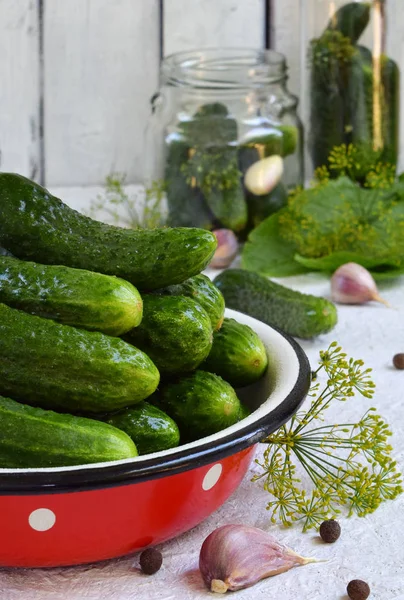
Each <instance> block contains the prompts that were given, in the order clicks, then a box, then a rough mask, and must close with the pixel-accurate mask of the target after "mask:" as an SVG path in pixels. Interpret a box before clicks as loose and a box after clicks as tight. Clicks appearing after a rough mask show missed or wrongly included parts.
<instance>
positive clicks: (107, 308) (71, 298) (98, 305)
mask: <svg viewBox="0 0 404 600" xmlns="http://www.w3.org/2000/svg"><path fill="white" fill-rule="evenodd" d="M0 302H3V303H4V304H7V305H8V306H11V307H12V308H18V309H20V310H24V311H25V312H28V313H31V314H33V315H38V316H39V317H44V318H45V319H53V320H54V321H58V322H59V323H64V324H65V325H74V326H76V327H82V328H83V329H89V330H94V331H102V332H103V333H106V334H109V335H117V336H118V335H121V334H123V333H126V332H127V331H129V330H130V329H132V328H133V327H137V326H138V325H139V323H140V321H141V320H142V310H143V303H142V298H141V297H140V294H139V292H138V291H137V289H136V288H135V287H133V285H132V284H131V283H128V282H127V281H124V280H123V279H119V278H117V277H111V276H109V275H101V274H100V273H92V272H91V271H84V270H82V269H71V268H70V267H59V266H54V265H39V264H37V263H33V262H25V261H22V260H18V259H17V258H10V257H8V256H0Z"/></svg>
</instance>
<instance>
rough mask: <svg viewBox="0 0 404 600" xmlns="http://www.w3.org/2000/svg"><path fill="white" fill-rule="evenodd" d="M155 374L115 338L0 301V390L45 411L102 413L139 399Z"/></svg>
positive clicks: (142, 358) (152, 388)
mask: <svg viewBox="0 0 404 600" xmlns="http://www.w3.org/2000/svg"><path fill="white" fill-rule="evenodd" d="M159 379H160V375H159V372H158V370H157V368H156V366H155V365H154V364H153V363H152V361H151V360H150V358H149V357H148V356H146V354H144V353H143V352H142V351H141V350H138V349H137V348H134V347H133V346H131V345H130V344H127V343H126V342H124V341H123V340H121V339H119V338H115V337H110V336H108V335H105V334H104V333H99V332H98V331H85V330H84V329H76V328H75V327H70V325H61V324H60V323H55V322H54V321H51V320H50V319H42V318H41V317H37V316H34V315H29V314H27V313H25V312H23V311H21V310H16V309H14V308H10V307H8V306H6V305H5V304H0V394H3V395H5V396H11V397H12V398H14V399H16V400H20V401H22V402H26V403H28V404H32V405H35V406H40V407H41V408H47V409H51V410H60V411H62V412H69V413H70V412H74V413H77V412H80V413H102V412H112V411H115V410H119V409H121V408H124V407H126V406H129V405H131V404H136V402H140V401H141V400H144V399H145V398H147V396H150V394H152V393H153V392H154V391H155V389H156V388H157V386H158V383H159Z"/></svg>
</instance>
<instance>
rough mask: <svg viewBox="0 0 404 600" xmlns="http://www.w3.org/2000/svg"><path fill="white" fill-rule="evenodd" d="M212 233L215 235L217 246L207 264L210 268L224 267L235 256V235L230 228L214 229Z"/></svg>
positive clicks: (236, 245) (237, 246) (236, 244)
mask: <svg viewBox="0 0 404 600" xmlns="http://www.w3.org/2000/svg"><path fill="white" fill-rule="evenodd" d="M212 233H213V234H214V235H215V236H216V239H217V248H216V252H215V254H214V256H213V258H212V260H211V261H210V264H209V266H210V267H211V268H212V269H225V268H226V267H228V266H229V265H230V264H231V263H232V261H233V260H234V259H235V258H236V256H237V252H238V248H239V245H238V240H237V237H236V235H235V234H234V233H233V231H232V230H231V229H215V230H214V231H212Z"/></svg>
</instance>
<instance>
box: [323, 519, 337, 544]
mask: <svg viewBox="0 0 404 600" xmlns="http://www.w3.org/2000/svg"><path fill="white" fill-rule="evenodd" d="M319 533H320V536H321V539H322V540H323V541H324V542H326V543H327V544H333V543H334V542H336V541H337V539H338V538H339V536H340V535H341V527H340V525H339V523H338V522H337V521H334V519H330V520H329V521H323V523H321V525H320V530H319Z"/></svg>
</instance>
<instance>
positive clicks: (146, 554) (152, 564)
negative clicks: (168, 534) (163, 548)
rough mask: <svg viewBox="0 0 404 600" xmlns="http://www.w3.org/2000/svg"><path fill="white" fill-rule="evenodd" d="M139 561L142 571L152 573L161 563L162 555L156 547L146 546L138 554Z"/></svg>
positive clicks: (155, 571)
mask: <svg viewBox="0 0 404 600" xmlns="http://www.w3.org/2000/svg"><path fill="white" fill-rule="evenodd" d="M139 563H140V568H141V569H142V571H143V573H145V574H146V575H154V573H157V571H158V570H159V569H160V567H161V565H162V564H163V555H162V554H161V552H160V551H159V550H156V548H147V549H146V550H143V552H142V554H141V555H140V558H139Z"/></svg>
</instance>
